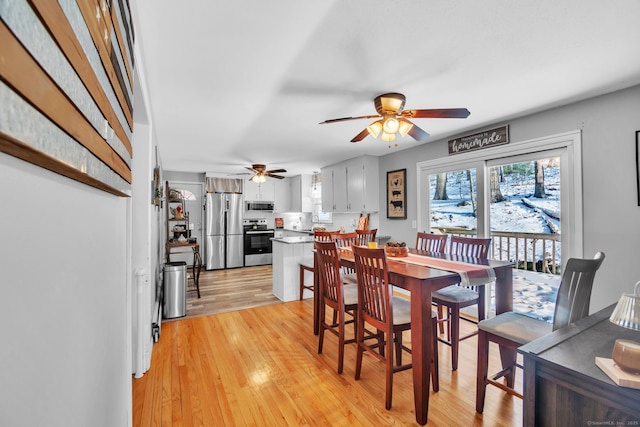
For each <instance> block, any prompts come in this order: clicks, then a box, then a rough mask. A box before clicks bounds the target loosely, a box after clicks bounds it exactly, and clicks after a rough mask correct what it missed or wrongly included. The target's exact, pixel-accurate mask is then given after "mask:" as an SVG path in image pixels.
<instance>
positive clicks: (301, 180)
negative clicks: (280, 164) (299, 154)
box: [290, 175, 313, 212]
mask: <svg viewBox="0 0 640 427" xmlns="http://www.w3.org/2000/svg"><path fill="white" fill-rule="evenodd" d="M290 210H291V212H312V211H313V200H312V199H311V175H297V176H294V177H292V178H291V206H290Z"/></svg>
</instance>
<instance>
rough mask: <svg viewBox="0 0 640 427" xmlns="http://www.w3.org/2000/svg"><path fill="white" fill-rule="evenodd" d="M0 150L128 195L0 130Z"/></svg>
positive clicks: (86, 182)
mask: <svg viewBox="0 0 640 427" xmlns="http://www.w3.org/2000/svg"><path fill="white" fill-rule="evenodd" d="M0 151H2V152H4V153H7V154H10V155H12V156H14V157H17V158H19V159H22V160H24V161H26V162H29V163H33V164H34V165H38V166H40V167H43V168H45V169H48V170H50V171H52V172H55V173H58V174H60V175H64V176H66V177H69V178H71V179H75V180H76V181H79V182H82V183H84V184H88V185H90V186H92V187H95V188H99V189H100V190H103V191H106V192H108V193H111V194H114V195H116V196H128V194H126V193H123V192H122V191H119V190H118V189H116V188H113V187H111V186H109V185H107V184H105V183H103V182H102V181H100V180H98V179H96V178H93V177H92V176H90V175H87V174H86V173H84V172H82V171H80V170H78V169H77V168H76V167H74V166H70V165H69V164H67V163H65V162H62V161H60V160H58V159H56V158H54V157H51V156H49V155H47V154H46V153H43V152H41V151H38V150H36V149H34V148H33V147H31V146H29V145H28V144H25V143H23V142H21V141H18V140H17V139H15V138H11V137H10V136H8V135H5V134H3V133H2V132H0Z"/></svg>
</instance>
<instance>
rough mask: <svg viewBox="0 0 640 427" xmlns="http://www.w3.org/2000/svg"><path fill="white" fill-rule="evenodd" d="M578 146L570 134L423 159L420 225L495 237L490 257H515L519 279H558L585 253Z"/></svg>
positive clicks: (576, 135) (577, 137)
mask: <svg viewBox="0 0 640 427" xmlns="http://www.w3.org/2000/svg"><path fill="white" fill-rule="evenodd" d="M580 150H581V141H580V133H579V132H572V133H567V134H562V135H557V136H551V137H546V138H541V139H537V140H533V141H524V142H520V143H513V144H510V145H505V146H500V147H494V148H491V149H487V150H480V151H477V152H472V153H465V154H463V155H454V156H451V157H447V158H443V159H438V160H433V161H429V162H424V163H419V164H418V165H417V166H418V177H419V183H418V194H417V196H418V220H419V224H418V227H419V229H420V230H424V231H427V232H429V231H431V232H443V233H447V234H463V235H472V236H478V237H491V238H492V247H491V255H490V256H491V257H492V258H494V259H502V260H508V261H511V262H513V263H514V266H515V267H516V268H517V271H514V276H516V275H517V276H518V277H520V276H527V277H526V279H527V280H528V281H529V282H531V283H549V282H554V281H557V282H559V277H560V274H561V271H562V265H563V263H564V262H566V260H567V259H568V258H570V257H578V258H581V257H582V178H581V174H582V172H581V170H582V168H581V163H580V159H581V155H580ZM520 273H522V274H520ZM531 275H533V276H531ZM536 275H538V276H540V275H546V276H544V277H536ZM556 278H557V279H556ZM515 287H516V285H515V283H514V289H515ZM516 291H517V290H516ZM554 291H555V289H551V290H550V293H551V294H553V292H554ZM544 298H546V299H554V298H553V295H551V296H546V297H544ZM487 300H489V298H488V299H487ZM515 308H516V302H515V299H514V309H515ZM543 314H544V317H546V315H547V314H549V313H546V312H545V313H543ZM552 314H553V313H552V312H551V313H550V315H551V316H552Z"/></svg>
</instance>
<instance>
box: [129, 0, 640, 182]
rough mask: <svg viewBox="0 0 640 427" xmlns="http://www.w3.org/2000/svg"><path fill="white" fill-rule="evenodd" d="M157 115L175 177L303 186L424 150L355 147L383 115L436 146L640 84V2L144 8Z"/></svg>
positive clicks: (260, 3) (139, 20) (165, 160)
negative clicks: (425, 113) (348, 162)
mask: <svg viewBox="0 0 640 427" xmlns="http://www.w3.org/2000/svg"><path fill="white" fill-rule="evenodd" d="M132 13H133V14H134V21H135V23H136V42H137V43H138V44H139V45H140V46H141V51H142V62H143V63H142V64H138V67H139V70H142V73H143V80H144V81H145V83H146V85H147V87H148V94H149V99H150V105H148V106H147V111H146V112H147V114H149V115H150V118H149V119H150V120H152V122H153V126H154V131H155V136H156V138H157V142H158V145H159V150H160V155H161V159H162V165H163V168H164V169H165V170H174V171H186V172H219V173H222V174H233V173H242V172H246V170H245V169H244V166H249V165H250V164H252V163H265V164H267V167H268V168H269V169H274V168H285V169H287V170H288V173H286V174H283V175H285V176H292V175H296V174H299V173H311V172H312V171H318V170H320V168H321V167H323V166H326V165H330V164H333V163H336V162H338V161H340V160H344V159H347V158H351V157H356V156H360V155H364V154H371V155H384V154H388V153H390V152H393V151H397V150H402V149H406V148H409V147H414V146H415V145H416V144H418V143H417V142H416V141H414V140H413V139H412V138H411V137H409V136H407V137H405V138H401V139H399V140H396V142H397V143H398V146H397V147H392V148H388V144H387V143H384V142H382V141H381V140H380V139H373V138H371V137H367V138H365V139H364V140H363V141H361V142H359V143H355V144H354V143H351V142H349V141H350V140H351V138H353V137H354V136H355V135H356V134H358V133H359V132H360V131H361V130H362V129H364V128H365V127H366V126H367V125H368V124H369V123H370V122H371V121H372V120H353V121H347V122H341V123H334V124H323V125H320V124H319V123H320V122H321V121H323V120H325V119H332V118H338V117H345V116H360V115H370V114H376V113H375V109H374V105H373V99H374V97H375V96H376V95H379V94H381V93H386V92H401V93H403V94H405V95H406V98H407V102H406V106H405V109H427V108H457V107H466V108H468V109H469V110H470V111H471V115H470V116H469V117H468V118H467V119H415V120H414V122H415V123H416V124H417V125H418V126H420V127H421V128H422V129H424V130H425V131H427V132H429V133H430V134H431V137H430V138H429V139H427V140H426V142H424V143H428V142H429V141H433V140H438V139H442V138H447V137H451V136H455V135H460V134H464V133H466V132H469V131H472V130H480V129H481V128H483V127H486V126H488V125H491V124H496V123H497V122H500V123H498V124H503V123H502V122H506V121H507V120H509V119H512V118H515V117H518V116H522V115H525V114H528V113H531V112H534V111H539V110H544V109H548V108H550V107H554V106H560V105H563V104H567V103H570V102H573V101H576V100H580V99H585V98H590V97H592V96H595V95H599V94H604V93H607V92H611V91H614V90H617V89H622V88H625V87H629V86H633V85H636V84H640V50H639V46H640V45H639V41H640V24H639V23H640V1H639V0H618V1H616V2H604V1H601V0H562V1H558V0H520V1H514V0H484V1H477V0H456V1H451V0H428V1H427V0H385V1H377V0H331V1H329V0H315V1H314V0H269V1H265V0H234V1H219V0H218V1H216V0H184V1H181V2H175V1H169V0H134V1H133V2H132Z"/></svg>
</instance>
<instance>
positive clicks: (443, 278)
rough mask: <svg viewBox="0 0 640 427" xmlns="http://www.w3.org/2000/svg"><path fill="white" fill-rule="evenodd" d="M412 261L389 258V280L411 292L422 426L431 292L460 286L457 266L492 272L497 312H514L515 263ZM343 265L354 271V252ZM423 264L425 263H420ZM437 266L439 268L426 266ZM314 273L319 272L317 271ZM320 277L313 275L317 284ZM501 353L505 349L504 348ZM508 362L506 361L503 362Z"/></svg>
mask: <svg viewBox="0 0 640 427" xmlns="http://www.w3.org/2000/svg"><path fill="white" fill-rule="evenodd" d="M408 252H409V254H410V258H407V259H403V258H402V257H391V256H388V257H387V266H388V274H389V281H390V282H391V284H392V285H394V286H397V287H399V288H402V289H405V290H407V291H409V292H410V293H411V297H410V299H411V343H412V345H411V347H412V365H413V369H412V370H413V393H414V404H415V413H416V422H417V423H418V424H420V425H425V424H426V423H427V416H428V412H429V387H430V381H431V370H430V365H431V354H432V352H433V348H432V343H433V341H432V339H431V334H432V333H434V331H432V328H431V310H432V300H431V293H432V292H433V291H436V290H438V289H442V288H444V287H447V286H450V285H454V284H457V283H460V282H461V281H462V277H463V276H464V275H466V274H467V273H465V272H464V271H462V270H459V269H458V268H457V266H462V267H465V269H473V267H474V266H477V267H478V269H479V270H482V269H484V270H491V272H492V274H491V278H492V279H495V282H494V288H495V290H494V295H495V310H496V313H497V314H499V313H503V312H506V311H511V310H512V308H513V271H512V270H513V263H511V262H507V261H495V260H491V259H483V258H473V257H467V256H461V255H452V254H439V253H431V252H426V251H420V250H417V249H409V251H408ZM339 254H340V264H341V265H342V266H344V267H347V268H351V269H355V262H354V257H353V252H351V251H349V250H342V251H340V252H339ZM421 261H424V262H421ZM433 264H436V265H438V266H439V267H440V268H435V267H430V266H427V265H433ZM448 264H450V265H452V266H453V267H455V268H453V269H452V270H458V271H460V272H456V271H452V270H446V269H444V268H443V267H442V265H445V266H446V265H448ZM314 270H315V271H318V270H317V269H315V268H314ZM315 276H317V275H314V281H316V277H315ZM320 302H321V298H320V287H319V284H318V283H315V286H314V333H315V334H316V335H317V334H318V331H319V321H320V319H319V317H318V315H319V313H320V310H319V303H320ZM501 353H502V349H501ZM501 360H505V359H501Z"/></svg>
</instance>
